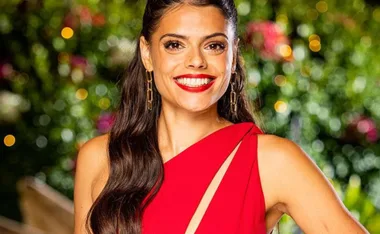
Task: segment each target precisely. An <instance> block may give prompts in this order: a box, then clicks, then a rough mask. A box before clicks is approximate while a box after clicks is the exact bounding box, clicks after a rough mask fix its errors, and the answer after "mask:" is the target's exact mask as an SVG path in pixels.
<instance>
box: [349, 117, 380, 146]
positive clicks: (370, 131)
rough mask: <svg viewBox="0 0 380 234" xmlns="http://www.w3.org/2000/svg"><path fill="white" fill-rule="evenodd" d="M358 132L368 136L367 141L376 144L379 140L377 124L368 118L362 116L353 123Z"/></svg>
mask: <svg viewBox="0 0 380 234" xmlns="http://www.w3.org/2000/svg"><path fill="white" fill-rule="evenodd" d="M353 124H354V125H355V126H356V129H357V131H358V132H360V133H362V134H363V135H365V136H366V139H367V141H369V142H376V141H377V139H378V135H377V129H376V124H375V122H374V121H373V120H372V119H371V118H368V117H366V116H361V117H360V118H358V119H356V120H355V121H353Z"/></svg>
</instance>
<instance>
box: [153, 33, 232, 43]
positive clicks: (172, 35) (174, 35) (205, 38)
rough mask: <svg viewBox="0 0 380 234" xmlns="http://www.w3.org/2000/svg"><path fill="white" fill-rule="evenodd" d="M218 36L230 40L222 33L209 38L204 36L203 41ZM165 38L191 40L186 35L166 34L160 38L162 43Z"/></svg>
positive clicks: (211, 35)
mask: <svg viewBox="0 0 380 234" xmlns="http://www.w3.org/2000/svg"><path fill="white" fill-rule="evenodd" d="M217 36H222V37H225V38H226V39H227V40H228V37H227V35H226V34H224V33H221V32H216V33H213V34H210V35H207V36H204V37H203V38H202V39H203V40H207V39H209V38H212V37H217ZM165 37H177V38H181V39H189V37H188V36H184V35H180V34H176V33H167V34H164V35H162V36H161V37H160V41H161V40H162V39H163V38H165Z"/></svg>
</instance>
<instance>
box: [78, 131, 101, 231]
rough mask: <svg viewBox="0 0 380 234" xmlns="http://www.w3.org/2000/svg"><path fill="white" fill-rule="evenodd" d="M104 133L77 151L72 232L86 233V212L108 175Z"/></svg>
mask: <svg viewBox="0 0 380 234" xmlns="http://www.w3.org/2000/svg"><path fill="white" fill-rule="evenodd" d="M107 141H108V138H107V136H106V135H103V136H100V137H96V138H93V139H91V140H89V141H88V142H87V143H86V144H84V145H83V146H82V147H81V148H80V150H79V153H78V158H77V166H76V171H75V185H74V233H75V234H87V232H86V228H85V222H86V217H87V213H88V211H89V210H90V208H91V206H92V203H93V202H94V201H95V199H96V198H97V196H98V195H99V193H100V192H101V190H102V189H103V188H104V185H105V183H106V181H107V177H108V163H107Z"/></svg>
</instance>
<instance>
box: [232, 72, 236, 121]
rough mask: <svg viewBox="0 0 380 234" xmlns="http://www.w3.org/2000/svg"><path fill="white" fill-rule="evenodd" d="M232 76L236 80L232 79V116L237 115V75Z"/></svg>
mask: <svg viewBox="0 0 380 234" xmlns="http://www.w3.org/2000/svg"><path fill="white" fill-rule="evenodd" d="M232 76H233V78H234V79H231V80H233V81H231V82H230V83H231V93H230V111H231V112H232V114H234V115H236V113H237V98H236V92H235V77H236V73H235V72H234V73H232Z"/></svg>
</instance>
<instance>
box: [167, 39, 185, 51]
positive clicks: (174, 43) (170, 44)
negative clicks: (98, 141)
mask: <svg viewBox="0 0 380 234" xmlns="http://www.w3.org/2000/svg"><path fill="white" fill-rule="evenodd" d="M164 46H165V49H169V50H178V49H180V48H181V47H182V45H181V44H180V43H179V42H178V41H168V42H166V43H165V44H164Z"/></svg>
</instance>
